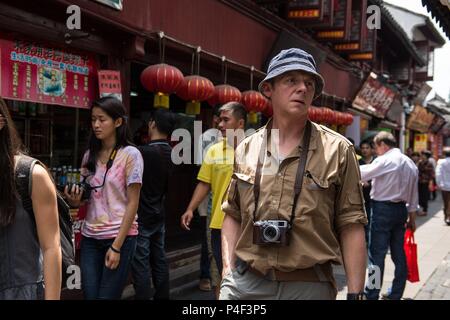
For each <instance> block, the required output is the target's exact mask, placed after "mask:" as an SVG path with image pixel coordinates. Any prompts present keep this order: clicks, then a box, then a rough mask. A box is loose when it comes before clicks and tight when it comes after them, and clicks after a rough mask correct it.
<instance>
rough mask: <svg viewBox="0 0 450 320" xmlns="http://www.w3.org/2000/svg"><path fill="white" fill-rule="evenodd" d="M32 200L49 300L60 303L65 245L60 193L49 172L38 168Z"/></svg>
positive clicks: (35, 171)
mask: <svg viewBox="0 0 450 320" xmlns="http://www.w3.org/2000/svg"><path fill="white" fill-rule="evenodd" d="M32 177H33V180H32V181H33V185H32V190H31V199H32V202H33V211H34V215H35V219H36V227H37V234H38V238H39V243H40V246H41V250H42V254H43V258H44V281H45V299H46V300H59V299H60V295H61V273H62V270H61V242H60V238H59V217H58V205H57V201H56V190H55V187H54V185H53V182H52V180H51V179H50V177H49V175H48V173H47V171H46V170H45V169H44V168H43V167H41V166H40V165H36V166H34V169H33V173H32Z"/></svg>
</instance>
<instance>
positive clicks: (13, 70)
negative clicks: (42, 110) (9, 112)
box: [0, 39, 97, 108]
mask: <svg viewBox="0 0 450 320" xmlns="http://www.w3.org/2000/svg"><path fill="white" fill-rule="evenodd" d="M0 58H1V64H0V95H1V96H2V97H3V98H6V99H12V100H21V101H31V102H37V103H43V104H57V105H63V106H69V107H78V108H89V106H90V105H91V103H92V101H93V100H94V99H95V98H96V93H97V89H96V84H97V72H96V63H95V59H94V56H93V55H88V54H74V53H71V52H70V53H69V52H67V51H64V50H59V49H56V48H51V47H43V46H41V45H39V44H36V43H34V42H28V41H23V40H17V39H15V40H4V39H0Z"/></svg>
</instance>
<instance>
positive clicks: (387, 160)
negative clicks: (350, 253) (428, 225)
mask: <svg viewBox="0 0 450 320" xmlns="http://www.w3.org/2000/svg"><path fill="white" fill-rule="evenodd" d="M374 143H375V150H376V152H377V154H378V157H377V158H376V159H375V160H374V161H373V162H372V163H371V164H368V165H363V166H360V169H361V180H362V181H368V180H372V190H371V192H370V198H371V199H372V221H371V224H370V235H369V266H370V267H371V268H370V270H371V271H373V272H375V271H376V270H377V268H376V266H378V268H379V270H380V271H381V274H380V276H381V279H380V280H381V282H380V283H383V273H384V260H385V258H386V253H387V251H388V248H390V250H391V257H392V261H393V262H394V264H395V276H394V280H393V282H392V287H391V288H390V289H389V290H388V293H387V294H385V295H383V297H384V298H386V299H392V300H397V299H401V297H402V295H403V291H404V290H405V285H406V279H407V275H408V271H407V266H406V257H405V252H404V249H403V242H404V236H405V226H406V225H408V227H409V228H411V229H412V230H414V229H415V222H414V221H415V214H416V211H417V208H418V169H417V167H416V165H415V164H414V162H413V161H412V160H411V159H410V158H408V157H407V156H406V155H404V154H402V153H401V151H400V149H398V148H396V141H395V138H394V136H393V135H392V134H391V133H388V132H384V131H382V132H380V133H378V134H377V135H376V136H375V138H374ZM365 291H366V295H367V298H368V299H374V300H375V299H378V298H379V294H380V288H372V287H369V286H367V287H366V290H365Z"/></svg>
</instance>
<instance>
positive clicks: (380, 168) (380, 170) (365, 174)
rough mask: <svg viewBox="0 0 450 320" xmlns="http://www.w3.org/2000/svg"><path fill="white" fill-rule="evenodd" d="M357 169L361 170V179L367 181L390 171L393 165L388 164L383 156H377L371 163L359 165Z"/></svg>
mask: <svg viewBox="0 0 450 320" xmlns="http://www.w3.org/2000/svg"><path fill="white" fill-rule="evenodd" d="M359 169H360V171H361V180H362V181H369V180H372V179H373V178H376V177H379V176H382V175H384V174H386V173H388V172H391V171H392V170H394V169H395V167H394V166H389V165H388V164H387V163H386V161H385V159H384V157H378V158H376V159H375V160H374V161H373V162H372V163H370V164H365V165H362V166H360V167H359Z"/></svg>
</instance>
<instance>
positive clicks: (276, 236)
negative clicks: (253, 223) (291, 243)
mask: <svg viewBox="0 0 450 320" xmlns="http://www.w3.org/2000/svg"><path fill="white" fill-rule="evenodd" d="M263 238H264V240H265V241H266V242H279V241H280V229H278V227H277V226H274V225H268V226H267V227H265V228H264V230H263Z"/></svg>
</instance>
